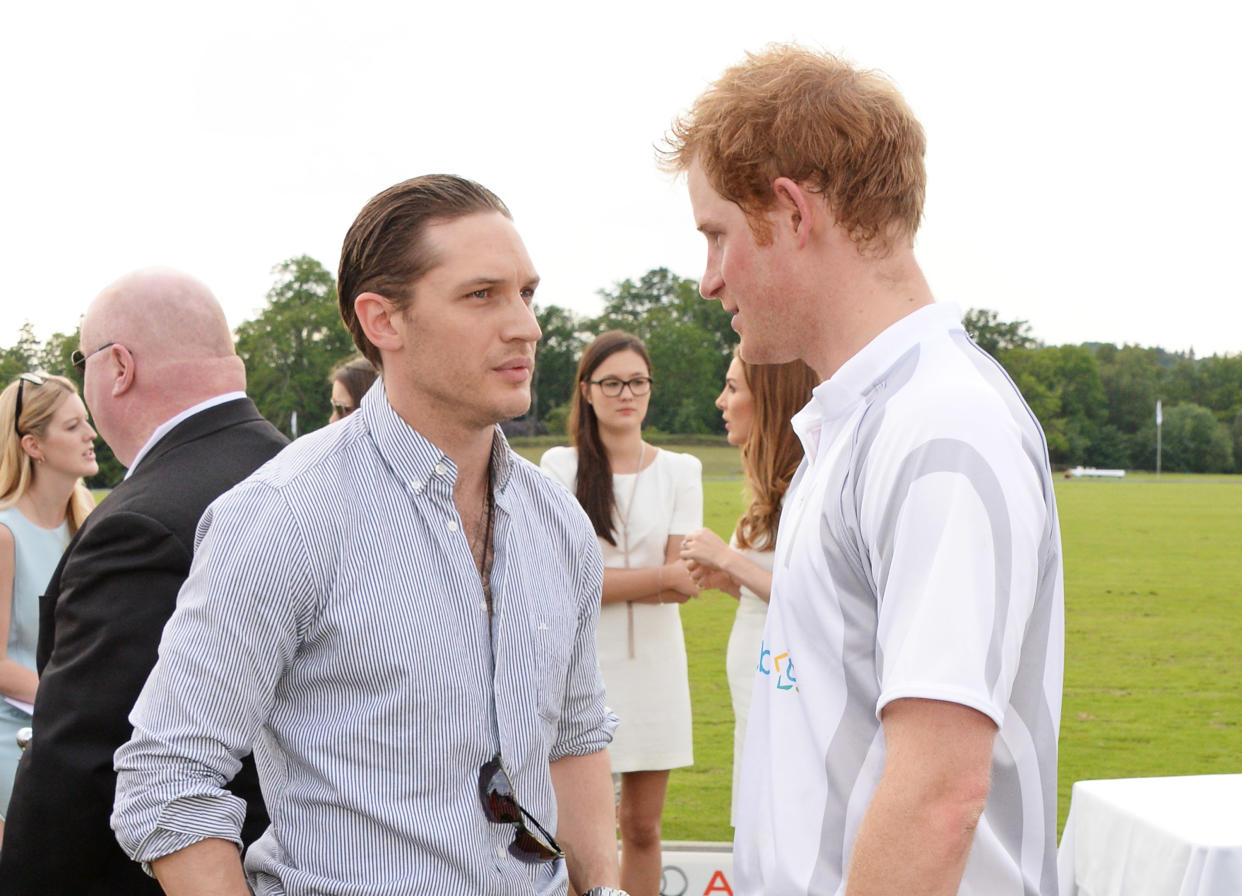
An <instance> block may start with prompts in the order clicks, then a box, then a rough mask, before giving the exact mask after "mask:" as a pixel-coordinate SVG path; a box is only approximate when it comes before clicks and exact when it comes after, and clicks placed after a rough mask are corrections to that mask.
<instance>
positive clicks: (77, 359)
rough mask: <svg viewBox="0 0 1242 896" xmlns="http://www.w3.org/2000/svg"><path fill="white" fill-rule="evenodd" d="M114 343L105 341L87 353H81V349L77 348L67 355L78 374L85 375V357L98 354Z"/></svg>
mask: <svg viewBox="0 0 1242 896" xmlns="http://www.w3.org/2000/svg"><path fill="white" fill-rule="evenodd" d="M114 345H116V343H115V342H108V343H105V344H104V345H101V346H99V348H97V349H95V350H94V351H93V352H91V353H90V354H89V355H84V354H82V350H81V349H77V350H76V351H74V353H73V354H72V355H70V356H69V360H70V361H71V362H72V363H73V366H74V367H76V368H77V369H78V376H86V359H87V358H93V357H95V355H97V354H99V353H100V352H101V351H103V350H104V349H106V348H112V346H114Z"/></svg>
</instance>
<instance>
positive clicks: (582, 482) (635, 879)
mask: <svg viewBox="0 0 1242 896" xmlns="http://www.w3.org/2000/svg"><path fill="white" fill-rule="evenodd" d="M651 383H652V380H651V359H650V357H649V356H648V354H647V347H646V346H645V345H643V342H642V340H641V339H639V338H638V337H637V336H634V335H632V334H630V333H625V332H622V331H620V330H610V331H609V332H607V333H603V334H601V335H600V336H599V337H597V338H596V339H595V341H594V342H592V343H591V344H590V345H588V346H587V347H586V350H585V351H584V352H583V354H582V358H581V360H580V361H579V364H578V377H577V390H576V391H575V393H574V399H573V408H572V410H571V412H570V417H569V437H570V441H571V443H572V446H571V447H561V448H552V449H550V450H549V451H548V452H547V453H545V454H544V456H543V460H542V463H541V466H542V467H543V469H544V470H545V471H546V472H547V473H548V474H549V475H551V476H552V477H553V478H554V479H556V480H558V481H559V482H561V483H562V484H563V485H565V486H566V487H567V488H568V489H569V490H570V491H572V492H573V493H574V494H575V495H576V496H577V498H578V501H579V503H581V504H582V507H583V509H584V510H585V511H586V513H587V516H588V517H590V519H591V522H592V523H593V524H594V526H595V533H596V536H597V537H598V539H599V546H600V551H601V553H602V554H603V558H604V586H603V607H602V609H601V611H600V617H599V625H598V627H597V629H596V642H597V644H598V652H599V663H600V669H601V671H602V672H603V676H604V686H605V688H606V689H607V692H608V705H609V706H610V707H611V708H612V710H613V711H614V712H616V714H617V716H618V717H619V718H620V720H621V723H620V725H619V726H618V727H617V731H616V735H615V737H614V739H613V742H612V744H611V746H610V747H609V754H610V756H611V758H612V770H613V774H614V776H615V775H618V774H619V775H620V781H621V795H620V804H619V821H620V829H621V887H622V889H624V890H626V891H627V892H629V893H631V894H633V896H656V894H657V893H658V892H659V890H660V876H661V855H660V819H661V815H662V814H663V811H664V795H665V791H666V789H667V787H668V773H669V770H670V769H674V768H680V767H682V766H687V765H690V764H692V763H693V762H694V753H693V745H692V739H691V724H690V684H689V677H688V675H687V671H686V645H685V639H684V637H683V635H682V628H681V612H680V610H681V607H680V605H681V604H683V603H685V601H687V600H688V599H689V598H691V597H693V596H694V595H695V594H697V593H698V587H697V586H696V585H695V583H694V581H693V580H692V579H691V578H690V573H689V571H688V570H687V569H686V566H685V565H684V564H683V563H682V562H681V561H680V560H679V559H678V552H679V550H680V547H681V540H682V537H683V536H684V535H685V534H686V533H688V532H693V531H695V530H696V529H698V528H699V527H700V526H702V525H703V482H702V473H703V467H702V464H700V463H699V460H698V458H696V457H694V456H692V455H689V454H678V453H675V452H671V451H664V450H662V449H659V448H656V447H654V446H652V445H649V444H647V443H646V442H645V441H643V437H642V424H643V419H644V418H645V417H646V415H647V405H648V402H649V401H650V400H651V388H652V386H651Z"/></svg>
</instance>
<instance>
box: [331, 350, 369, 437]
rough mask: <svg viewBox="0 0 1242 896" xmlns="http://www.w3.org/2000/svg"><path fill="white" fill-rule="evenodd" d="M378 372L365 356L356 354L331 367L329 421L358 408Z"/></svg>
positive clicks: (341, 417)
mask: <svg viewBox="0 0 1242 896" xmlns="http://www.w3.org/2000/svg"><path fill="white" fill-rule="evenodd" d="M377 376H378V374H377V373H376V371H375V367H374V366H372V364H371V362H370V361H368V360H367V359H366V358H364V357H362V356H361V355H358V356H357V357H354V358H350V359H349V360H348V361H345V362H343V363H341V364H338V365H336V367H334V368H332V373H331V374H329V376H328V382H329V383H331V385H332V414H331V416H329V417H328V422H329V423H335V422H336V421H337V420H342V419H344V418H345V417H348V416H349V415H350V414H352V413H353V412H354V411H356V410H358V405H360V404H361V403H362V396H364V395H366V394H367V390H368V389H370V388H371V384H372V383H374V382H375V379H376V377H377Z"/></svg>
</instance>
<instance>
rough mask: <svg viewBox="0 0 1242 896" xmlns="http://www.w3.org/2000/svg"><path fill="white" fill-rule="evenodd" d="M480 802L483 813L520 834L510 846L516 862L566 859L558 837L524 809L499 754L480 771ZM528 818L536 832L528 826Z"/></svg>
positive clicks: (531, 862) (491, 819)
mask: <svg viewBox="0 0 1242 896" xmlns="http://www.w3.org/2000/svg"><path fill="white" fill-rule="evenodd" d="M479 800H480V801H482V803H483V814H484V815H486V816H487V820H488V821H490V822H492V823H494V824H515V825H517V833H515V834H514V836H513V842H512V843H511V844H509V854H510V855H512V856H513V857H514V858H515V859H519V860H521V861H523V862H528V863H530V864H534V863H536V862H551V861H553V860H554V859H563V858H564V857H565V851H564V850H563V849H561V846H560V844H559V843H557V842H556V838H555V837H553V836H552V835H551V834H549V833H548V831H547V829H546V828H544V826H543V825H541V824H540V823H539V822H538V820H536V818H535V816H533V815H531V814H530V813H529V812H527V811H526V810H525V809H523V808H522V804H521V803H519V802H518V801H517V797H516V796H514V795H513V782H512V781H510V780H509V775H508V773H506V772H505V769H504V766H503V765H501V763H500V754H499V753H497V754H496V755H495V756H493V757H492V758H491V759H489V760H488V761H487V762H485V763H483V766H482V768H480V769H479ZM523 819H526V820H527V821H529V822H530V823H531V824H532V825H534V827H535V830H533V831H532V830H531V829H530V828H528V827H527V826H526V821H523Z"/></svg>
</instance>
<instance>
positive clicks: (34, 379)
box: [13, 373, 47, 438]
mask: <svg viewBox="0 0 1242 896" xmlns="http://www.w3.org/2000/svg"><path fill="white" fill-rule="evenodd" d="M46 382H47V375H45V374H42V373H23V374H19V375H18V377H17V402H16V404H15V405H14V406H13V431H14V432H15V433H17V436H18V438H21V436H22V392H24V391H25V389H26V384H27V383H30V385H32V386H42V385H43V384H44V383H46Z"/></svg>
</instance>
